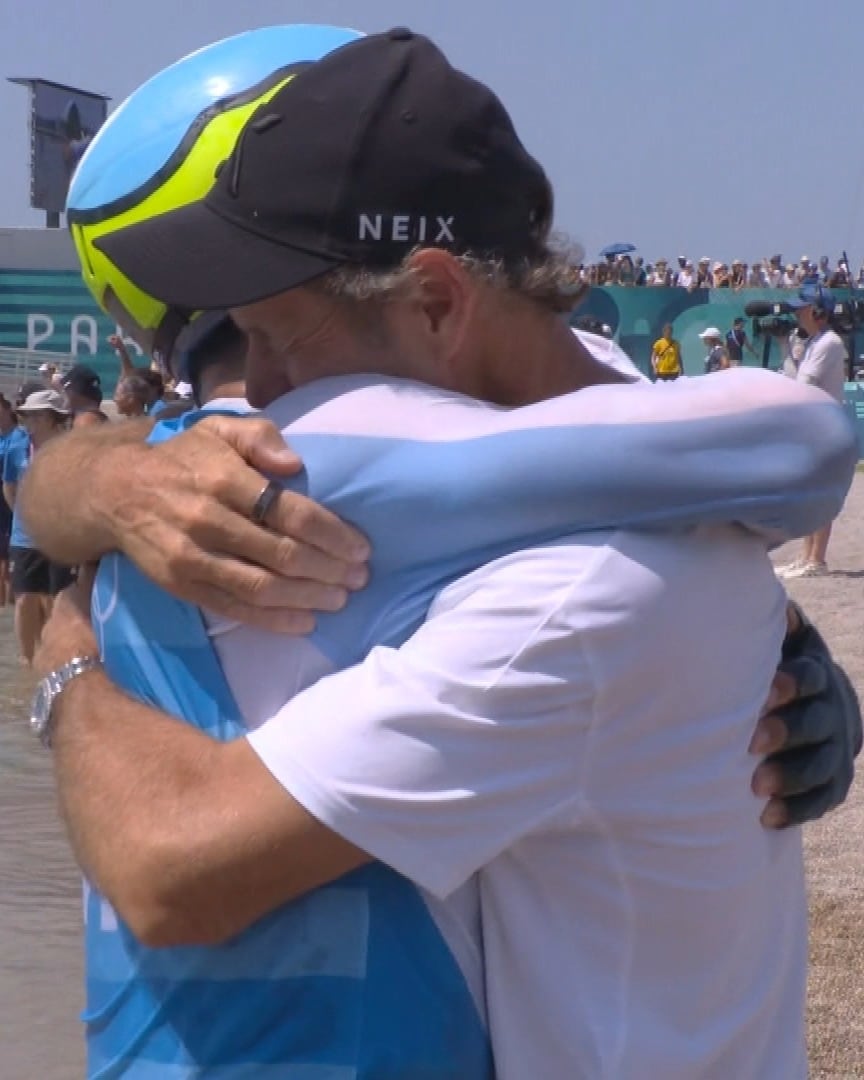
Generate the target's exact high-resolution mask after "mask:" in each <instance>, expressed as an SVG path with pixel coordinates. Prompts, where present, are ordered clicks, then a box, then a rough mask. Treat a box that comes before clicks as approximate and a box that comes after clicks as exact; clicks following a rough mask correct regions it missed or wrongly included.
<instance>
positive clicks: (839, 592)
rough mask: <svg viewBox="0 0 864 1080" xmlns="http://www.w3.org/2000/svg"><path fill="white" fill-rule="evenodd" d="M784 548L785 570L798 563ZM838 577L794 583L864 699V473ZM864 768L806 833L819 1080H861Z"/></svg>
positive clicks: (833, 554)
mask: <svg viewBox="0 0 864 1080" xmlns="http://www.w3.org/2000/svg"><path fill="white" fill-rule="evenodd" d="M797 553H798V552H797V545H796V544H789V545H787V546H786V547H784V548H781V549H780V550H779V551H778V552H777V553H776V556H775V561H776V562H778V563H783V562H789V561H791V559H793V558H794V557H795V556H796V555H797ZM828 561H829V565H830V568H831V570H832V574H831V575H830V576H829V577H824V578H810V579H803V580H799V581H795V580H793V581H790V582H788V589H789V593H790V595H791V596H792V597H793V598H794V599H795V600H797V601H798V602H799V603H800V604H801V605H802V606H803V608H804V610H805V611H806V612H807V614H808V615H809V616H810V617H811V618H812V619H813V620H814V622H816V623H817V624H818V626H819V628H820V629H821V630H822V632H823V633H824V634H825V637H826V638H827V640H828V641H829V643H830V645H831V648H832V649H833V650H834V653H835V655H836V657H837V659H838V660H839V661H840V662H841V663H842V664H843V665H844V666H845V667H846V670H847V671H848V672H849V675H850V676H851V678H852V679H853V681H854V683H855V687H856V689H857V691H858V695H859V697H861V698H862V699H864V472H861V471H859V473H858V475H857V476H856V478H855V484H854V486H853V488H852V492H851V494H850V496H849V499H848V500H847V503H846V506H845V508H844V510H843V513H842V514H841V515H840V518H839V519H838V521H837V523H836V525H835V531H834V535H833V536H832V538H831V546H830V547H829V550H828ZM862 777H864V767H862V766H860V765H859V776H858V778H857V779H856V781H855V784H854V785H853V787H852V792H851V794H850V796H849V799H848V801H847V802H846V805H845V806H844V807H843V808H842V809H840V810H838V811H835V813H833V814H831V815H830V816H829V817H828V818H826V819H825V820H824V821H822V822H819V823H818V824H816V825H810V826H808V827H807V829H806V830H805V834H804V835H805V845H806V851H807V872H808V885H809V894H810V958H811V970H810V989H809V1009H808V1020H809V1035H810V1058H811V1075H812V1077H813V1078H814V1080H851V1078H853V1077H864V779H862Z"/></svg>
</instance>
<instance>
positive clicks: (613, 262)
mask: <svg viewBox="0 0 864 1080" xmlns="http://www.w3.org/2000/svg"><path fill="white" fill-rule="evenodd" d="M579 273H580V275H581V280H582V281H583V282H584V283H585V284H587V285H633V286H639V285H644V286H652V285H653V286H664V287H667V288H672V287H678V288H682V289H689V290H691V291H692V290H694V289H736V290H738V289H799V288H800V287H801V286H802V285H816V284H822V285H827V286H828V288H831V289H842V288H848V286H849V285H850V272H849V268H848V266H847V265H846V262H845V260H844V259H843V257H842V256H841V258H839V259H837V261H836V263H835V264H834V265H833V266H832V264H831V260H830V259H829V258H828V256H827V255H822V256H821V257H820V258H819V260H818V262H813V261H812V260H811V259H810V258H809V256H807V255H802V256H801V258H800V259H799V260H798V262H790V263H785V264H784V262H783V257H782V255H771V256H769V257H768V258H765V259H762V260H760V261H759V262H754V263H746V262H742V261H741V260H740V259H734V260H733V261H732V262H731V263H725V262H717V261H712V260H711V259H710V258H708V257H707V256H706V257H703V258H701V259H700V260H699V261H698V262H694V261H693V260H692V259H690V258H688V257H687V256H686V255H679V256H678V258H677V259H676V261H675V265H674V266H673V265H671V264H670V263H669V262H668V261H667V260H666V259H657V260H656V261H655V262H653V263H646V262H645V261H644V259H643V258H642V256H641V255H630V254H625V255H615V256H608V257H607V258H606V259H604V260H603V261H602V262H596V263H590V264H587V263H585V264H583V265H582V266H580V267H579ZM851 283H852V284H854V285H855V286H856V287H859V288H860V287H864V264H862V266H861V269H860V270H859V271H858V275H857V278H855V279H854V281H853V282H851Z"/></svg>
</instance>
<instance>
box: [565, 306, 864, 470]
mask: <svg viewBox="0 0 864 1080" xmlns="http://www.w3.org/2000/svg"><path fill="white" fill-rule="evenodd" d="M838 295H839V296H841V298H842V297H843V296H844V294H843V293H839V294H838ZM788 299H789V290H788V289H742V290H741V292H733V291H732V290H731V289H696V290H694V291H693V292H688V291H687V290H686V289H661V288H645V287H642V288H622V287H621V286H618V287H617V288H616V287H609V288H597V289H591V291H590V292H589V293H588V296H587V297H586V299H585V300H584V301H583V302H582V304H580V306H579V308H578V309H577V311H576V312H575V313H574V317H578V316H580V315H593V316H594V317H595V318H597V319H599V320H600V321H601V322H604V323H607V324H608V325H609V326H610V327H611V328H612V331H613V333H614V335H615V340H616V341H617V342H618V343H619V344H620V345H621V347H622V348H623V349H624V351H625V352H626V353H627V354H628V355H629V356H631V357H632V358H633V360H634V361H635V363H636V364H637V365H638V366H639V368H640V369H641V370H642V371H644V372H645V373H646V374H649V373H650V370H651V364H650V360H651V348H652V346H653V344H654V342H655V341H656V340H657V338H659V337H660V334H661V331H662V328H663V325H664V324H665V323H667V322H669V323H672V327H673V330H674V333H675V337H676V338H677V339H678V341H679V342H680V343H681V354H682V358H683V361H684V370H685V372H686V373H687V374H688V375H701V374H702V372H703V370H704V366H703V361H704V358H705V346H704V345H703V344H702V342H701V341H700V340H699V334H700V333H701V331H702V330H704V329H705V328H706V327H707V326H716V327H717V328H718V329H720V330H722V331H723V333H724V334H725V333H726V331H727V330H730V329H731V328H732V321H733V319H735V318H736V317H737V316H738V315H744V305H745V304H748V303H750V302H751V301H753V300H768V301H771V302H772V303H777V302H779V301H783V300H788ZM747 334H748V337H749V338H750V341H751V343H752V345H753V348H754V349H755V350H756V353H757V356H756V357H755V358H754V357H753V356H751V355H750V354H749V353H748V352H747V351H746V350H745V352H744V363H745V364H747V365H748V366H760V365H761V366H766V367H769V368H772V369H774V370H776V369H777V368H778V367H779V366H780V363H781V356H780V347H779V345H778V343H777V341H776V340H773V339H770V338H768V339H766V338H762V337H754V334H753V325H752V320H751V319H748V320H747ZM860 343H861V344H862V345H864V333H862V334H861V336H860ZM846 407H847V409H848V410H849V413H850V415H851V416H852V418H853V420H854V421H855V423H856V426H857V430H858V445H859V447H860V453H861V457H862V458H864V384H859V383H847V384H846Z"/></svg>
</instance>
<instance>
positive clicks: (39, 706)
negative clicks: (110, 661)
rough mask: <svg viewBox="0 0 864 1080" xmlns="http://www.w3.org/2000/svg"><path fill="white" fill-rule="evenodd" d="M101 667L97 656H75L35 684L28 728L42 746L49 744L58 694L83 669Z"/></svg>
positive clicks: (94, 669) (83, 670)
mask: <svg viewBox="0 0 864 1080" xmlns="http://www.w3.org/2000/svg"><path fill="white" fill-rule="evenodd" d="M101 667H102V661H101V660H100V659H99V657H98V656H75V657H73V658H72V659H71V660H70V661H69V663H68V664H64V665H63V667H59V668H57V670H56V671H52V672H51V673H50V674H48V675H46V676H45V678H44V679H40V680H39V682H38V683H37V684H36V692H35V693H34V694H33V702H32V704H31V706H30V728H31V730H32V731H33V734H34V735H36V736H38V738H39V741H40V742H41V743H42V745H43V746H45V747H50V746H51V730H52V727H51V713H52V709H53V706H54V702H55V701H56V700H57V698H58V696H59V695H60V694H61V693H62V692H63V690H64V689H65V688H66V687H67V686H68V685H69V683H70V682H72V680H73V679H76V678H77V677H78V676H79V675H83V674H84V672H85V671H96V670H97V669H98V668H101Z"/></svg>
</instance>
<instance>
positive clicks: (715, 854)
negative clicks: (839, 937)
mask: <svg viewBox="0 0 864 1080" xmlns="http://www.w3.org/2000/svg"><path fill="white" fill-rule="evenodd" d="M784 612H785V595H784V593H783V591H782V589H781V588H780V586H779V585H778V583H777V581H776V579H775V577H774V574H773V572H772V569H771V565H770V562H769V560H768V558H767V555H766V553H765V549H764V545H762V544H761V543H760V542H759V541H757V540H755V539H753V538H751V537H748V536H746V535H745V534H744V533H742V532H740V531H736V530H732V529H723V528H716V529H711V530H709V529H703V530H698V531H691V532H689V533H687V534H681V535H677V536H670V535H666V536H660V535H656V536H651V535H648V534H635V533H626V532H611V533H610V532H604V533H596V534H590V535H582V536H581V537H579V538H578V539H573V540H569V541H565V542H559V543H556V544H554V545H550V546H546V547H542V548H536V549H533V550H530V551H524V552H520V553H518V554H516V555H512V556H508V557H506V558H504V559H500V560H498V561H497V562H495V563H492V564H490V565H488V566H486V567H483V568H482V569H480V570H477V571H475V572H474V573H473V574H470V575H469V576H467V577H465V578H463V579H462V580H460V581H458V582H456V583H454V584H452V585H450V586H448V587H447V588H446V589H445V590H444V591H443V592H442V593H441V594H440V596H439V598H438V599H437V601H436V602H435V604H434V606H433V608H432V610H431V611H430V613H429V617H428V619H427V621H426V623H425V624H424V625H423V626H422V627H421V629H420V630H419V631H417V632H416V633H415V635H414V637H413V638H412V639H410V640H409V641H408V642H407V643H406V644H405V645H403V646H402V647H401V648H400V649H386V648H377V649H375V650H373V652H372V653H371V654H370V656H369V657H368V658H367V660H366V661H365V662H364V663H363V664H361V665H359V666H357V667H354V668H352V669H349V670H347V671H344V672H341V673H339V674H336V675H332V676H329V677H327V678H325V679H322V680H321V681H320V682H318V683H317V685H315V686H314V687H312V688H311V689H310V690H308V691H306V692H305V693H303V694H302V695H301V696H300V697H298V698H297V699H295V700H294V701H293V702H290V703H288V704H287V705H285V706H284V707H283V708H282V709H280V710H279V711H278V712H277V713H276V714H275V715H274V717H273V718H272V719H271V720H269V721H268V722H266V723H264V724H263V725H261V726H260V727H258V729H257V730H256V731H255V732H253V733H252V734H250V736H249V742H250V744H251V746H252V747H253V748H254V750H255V751H256V752H257V753H258V754H259V755H260V757H261V760H262V761H263V762H264V764H265V765H266V766H267V768H268V769H269V770H270V771H271V772H272V773H273V775H274V776H275V777H276V778H277V779H278V780H279V781H280V783H282V784H283V785H284V787H285V788H286V789H287V790H288V791H289V792H290V793H291V794H292V795H293V796H294V797H295V798H296V799H298V800H299V801H300V802H301V803H302V804H303V805H304V806H305V807H306V808H307V809H308V810H309V811H310V812H311V813H312V814H314V815H315V816H316V817H317V818H319V820H321V821H323V822H325V823H326V824H327V825H328V826H330V827H331V828H333V829H334V830H335V831H336V832H338V833H340V834H341V835H343V836H345V837H347V838H348V839H349V840H351V841H352V842H353V843H355V844H357V845H358V846H359V847H360V848H362V849H363V850H364V851H367V852H368V853H370V854H371V855H373V856H374V857H375V858H378V859H381V860H382V861H384V862H385V863H387V864H389V865H391V866H393V867H394V868H396V869H397V870H398V871H399V872H401V873H402V874H404V875H406V876H407V877H408V878H410V879H411V880H412V881H414V882H415V883H416V884H417V885H418V886H419V887H420V888H421V889H422V890H424V893H425V895H427V896H433V897H436V898H438V899H439V900H444V901H445V902H446V898H447V897H449V896H450V895H451V894H452V895H457V896H458V895H461V891H462V890H464V888H465V887H466V885H470V884H471V883H477V886H478V888H479V895H480V901H481V913H482V927H483V949H484V954H485V964H486V1000H487V1006H488V1014H489V1023H490V1029H491V1034H492V1039H493V1045H494V1046H495V1048H496V1054H497V1068H498V1076H499V1078H500V1080H525V1078H526V1077H535V1076H536V1077H544V1078H546V1077H549V1078H550V1080H551V1078H554V1080H558V1078H562V1080H563V1078H565V1077H566V1078H569V1077H590V1078H591V1080H595V1078H596V1080H600V1078H603V1077H616V1078H617V1077H626V1078H631V1077H633V1078H642V1077H644V1078H646V1080H647V1078H654V1077H662V1078H663V1080H694V1078H696V1077H698V1078H700V1080H706V1078H711V1080H729V1078H730V1077H735V1078H736V1080H798V1078H803V1077H805V1076H806V1072H807V1069H806V1057H805V1047H804V1029H803V1014H804V991H805V972H806V948H807V945H806V905H805V899H804V879H803V866H802V856H801V841H800V834H799V832H798V831H797V830H793V831H789V832H783V833H775V832H769V831H767V830H765V829H762V828H761V826H760V825H759V823H758V815H759V806H758V803H757V800H756V799H755V798H754V797H753V796H752V795H751V794H750V792H749V776H750V772H751V770H752V767H753V759H752V758H751V756H750V755H749V754H748V752H747V745H748V742H749V739H750V737H751V735H752V731H753V726H754V722H755V718H756V716H757V714H758V712H759V709H760V706H761V704H762V702H763V701H764V700H765V696H766V693H767V689H768V685H769V683H770V679H771V674H772V672H773V669H774V667H775V665H776V662H777V660H778V656H779V650H780V644H781V641H782V638H783V634H784V629H785V615H784ZM504 615H506V617H502V616H504ZM702 635H704V637H703V640H702V642H701V644H699V638H700V636H702Z"/></svg>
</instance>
